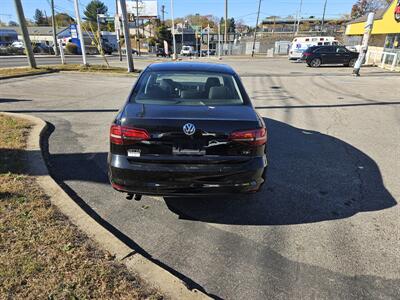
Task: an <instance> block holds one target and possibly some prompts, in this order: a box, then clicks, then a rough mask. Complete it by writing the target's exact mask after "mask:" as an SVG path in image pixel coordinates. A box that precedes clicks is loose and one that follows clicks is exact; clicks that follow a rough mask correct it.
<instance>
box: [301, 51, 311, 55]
mask: <svg viewBox="0 0 400 300" xmlns="http://www.w3.org/2000/svg"><path fill="white" fill-rule="evenodd" d="M303 55H304V56H311V53H310V52H304V53H303Z"/></svg>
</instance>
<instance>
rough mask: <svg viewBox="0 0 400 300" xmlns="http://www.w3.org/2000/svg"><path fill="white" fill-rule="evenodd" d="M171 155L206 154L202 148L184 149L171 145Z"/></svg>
mask: <svg viewBox="0 0 400 300" xmlns="http://www.w3.org/2000/svg"><path fill="white" fill-rule="evenodd" d="M172 154H173V155H190V156H201V155H206V150H204V149H185V148H177V147H172Z"/></svg>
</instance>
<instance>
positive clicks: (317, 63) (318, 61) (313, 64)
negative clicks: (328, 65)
mask: <svg viewBox="0 0 400 300" xmlns="http://www.w3.org/2000/svg"><path fill="white" fill-rule="evenodd" d="M310 65H311V67H313V68H318V67H320V66H321V59H320V58H313V59H312V60H311V62H310Z"/></svg>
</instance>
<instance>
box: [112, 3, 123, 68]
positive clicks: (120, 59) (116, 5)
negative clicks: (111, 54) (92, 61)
mask: <svg viewBox="0 0 400 300" xmlns="http://www.w3.org/2000/svg"><path fill="white" fill-rule="evenodd" d="M115 14H116V16H115V19H116V18H118V22H116V21H114V25H115V29H116V33H117V42H118V54H119V61H122V53H121V41H120V39H121V22H120V18H119V12H118V0H115Z"/></svg>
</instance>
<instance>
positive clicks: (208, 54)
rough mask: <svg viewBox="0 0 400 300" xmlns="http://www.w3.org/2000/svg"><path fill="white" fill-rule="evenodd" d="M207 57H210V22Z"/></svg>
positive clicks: (208, 26)
mask: <svg viewBox="0 0 400 300" xmlns="http://www.w3.org/2000/svg"><path fill="white" fill-rule="evenodd" d="M207 58H210V24H208V25H207Z"/></svg>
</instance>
